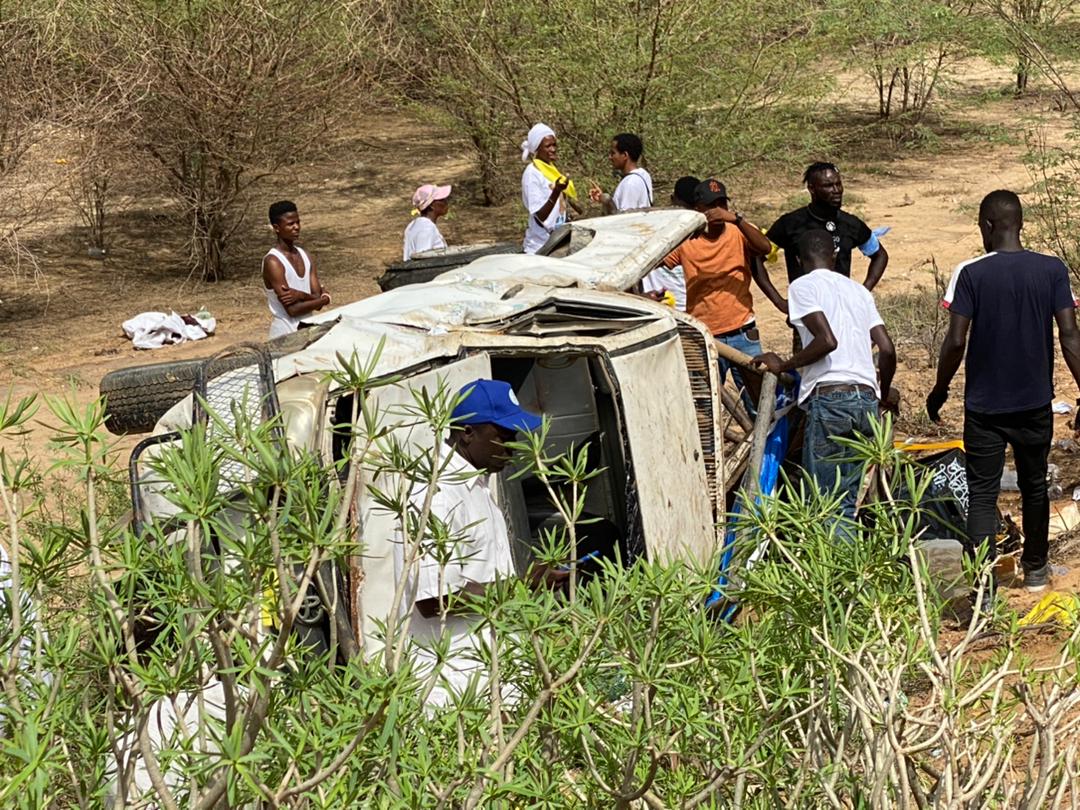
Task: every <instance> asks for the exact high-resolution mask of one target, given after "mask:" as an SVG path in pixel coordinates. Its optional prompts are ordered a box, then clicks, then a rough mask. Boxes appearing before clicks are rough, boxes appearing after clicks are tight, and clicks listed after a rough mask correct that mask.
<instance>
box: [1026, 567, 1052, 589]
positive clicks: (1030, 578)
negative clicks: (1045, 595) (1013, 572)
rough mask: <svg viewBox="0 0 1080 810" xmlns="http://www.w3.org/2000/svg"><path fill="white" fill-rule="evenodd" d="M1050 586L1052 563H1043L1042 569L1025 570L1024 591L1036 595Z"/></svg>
mask: <svg viewBox="0 0 1080 810" xmlns="http://www.w3.org/2000/svg"><path fill="white" fill-rule="evenodd" d="M1048 584H1050V563H1043V565H1042V567H1040V568H1025V569H1024V590H1025V591H1031V592H1032V593H1035V592H1037V591H1041V590H1045V589H1046V586H1047V585H1048Z"/></svg>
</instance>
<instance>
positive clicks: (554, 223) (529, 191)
mask: <svg viewBox="0 0 1080 810" xmlns="http://www.w3.org/2000/svg"><path fill="white" fill-rule="evenodd" d="M553 188H555V184H554V183H552V182H551V181H550V180H548V179H547V178H546V177H544V175H542V174H541V173H540V170H539V169H538V168H536V167H535V166H534V165H533V164H532V163H530V164H529V165H528V166H526V167H525V171H523V172H522V173H521V202H522V204H523V205H524V206H525V211H526V213H528V215H529V224H528V225H526V226H525V242H524V245H523V247H524V250H525V252H526V253H536V251H538V250H539V249H540V248H542V247H543V246H544V243H545V242H546V241H547V240H548V237H549V236H551V232H552V231H554V230H555V229H556V228H558V227H559V226H560V225H562V224H563V223H564V222H566V195H565V194H560V195H559V201H558V202H557V203H555V205H553V206H552V207H551V213H550V214H548V216H547V219H545V220H544V224H543V225H541V224H540V223H539V222H537V221H536V217H535V216H534V214H536V212H537V211H539V210H540V209H541V208H543V207H544V204H545V203H546V202H547V201H548V199H549V198H550V197H551V190H552V189H553Z"/></svg>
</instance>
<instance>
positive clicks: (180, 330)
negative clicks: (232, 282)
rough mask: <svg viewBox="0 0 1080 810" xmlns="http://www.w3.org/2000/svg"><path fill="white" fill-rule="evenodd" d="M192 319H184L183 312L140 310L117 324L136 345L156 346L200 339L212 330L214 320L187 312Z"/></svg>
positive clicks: (208, 334) (213, 328)
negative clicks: (191, 320) (180, 313)
mask: <svg viewBox="0 0 1080 810" xmlns="http://www.w3.org/2000/svg"><path fill="white" fill-rule="evenodd" d="M190 317H192V318H194V319H195V321H196V322H195V323H194V324H191V323H187V322H186V321H185V320H184V316H183V315H178V314H177V313H175V312H170V313H169V314H168V315H166V314H165V313H164V312H141V313H139V314H138V315H136V316H135V317H134V318H129V319H128V320H126V321H124V322H123V323H122V324H121V328H122V329H123V330H124V334H125V335H127V336H128V337H129V338H130V339H131V343H132V345H133V346H134V347H135V348H136V349H160V348H161V347H162V346H169V345H172V344H174V343H186V342H187V341H189V340H202V339H203V338H207V337H209V336H210V335H212V334H214V330H215V329H217V320H216V319H215V318H211V317H202V316H201V315H198V314H197V315H193V316H190Z"/></svg>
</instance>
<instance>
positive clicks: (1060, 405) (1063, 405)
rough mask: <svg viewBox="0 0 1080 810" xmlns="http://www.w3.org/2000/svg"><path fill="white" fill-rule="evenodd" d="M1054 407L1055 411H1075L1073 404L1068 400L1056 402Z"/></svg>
mask: <svg viewBox="0 0 1080 810" xmlns="http://www.w3.org/2000/svg"><path fill="white" fill-rule="evenodd" d="M1053 409H1054V413H1072V412H1073V406H1072V405H1070V404H1069V403H1068V402H1055V403H1054V406H1053Z"/></svg>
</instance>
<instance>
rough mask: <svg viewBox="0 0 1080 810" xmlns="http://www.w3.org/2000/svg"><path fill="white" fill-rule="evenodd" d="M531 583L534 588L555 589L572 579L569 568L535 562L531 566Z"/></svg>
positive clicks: (529, 575) (529, 577)
mask: <svg viewBox="0 0 1080 810" xmlns="http://www.w3.org/2000/svg"><path fill="white" fill-rule="evenodd" d="M528 579H529V584H530V585H531V586H532V587H533V589H534V590H541V589H544V590H549V591H554V590H557V589H559V588H562V587H563V586H564V585H565V584H566V582H568V581H569V579H570V569H569V568H555V567H553V566H551V565H547V564H545V563H534V564H533V565H532V567H530V568H529V574H528Z"/></svg>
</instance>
